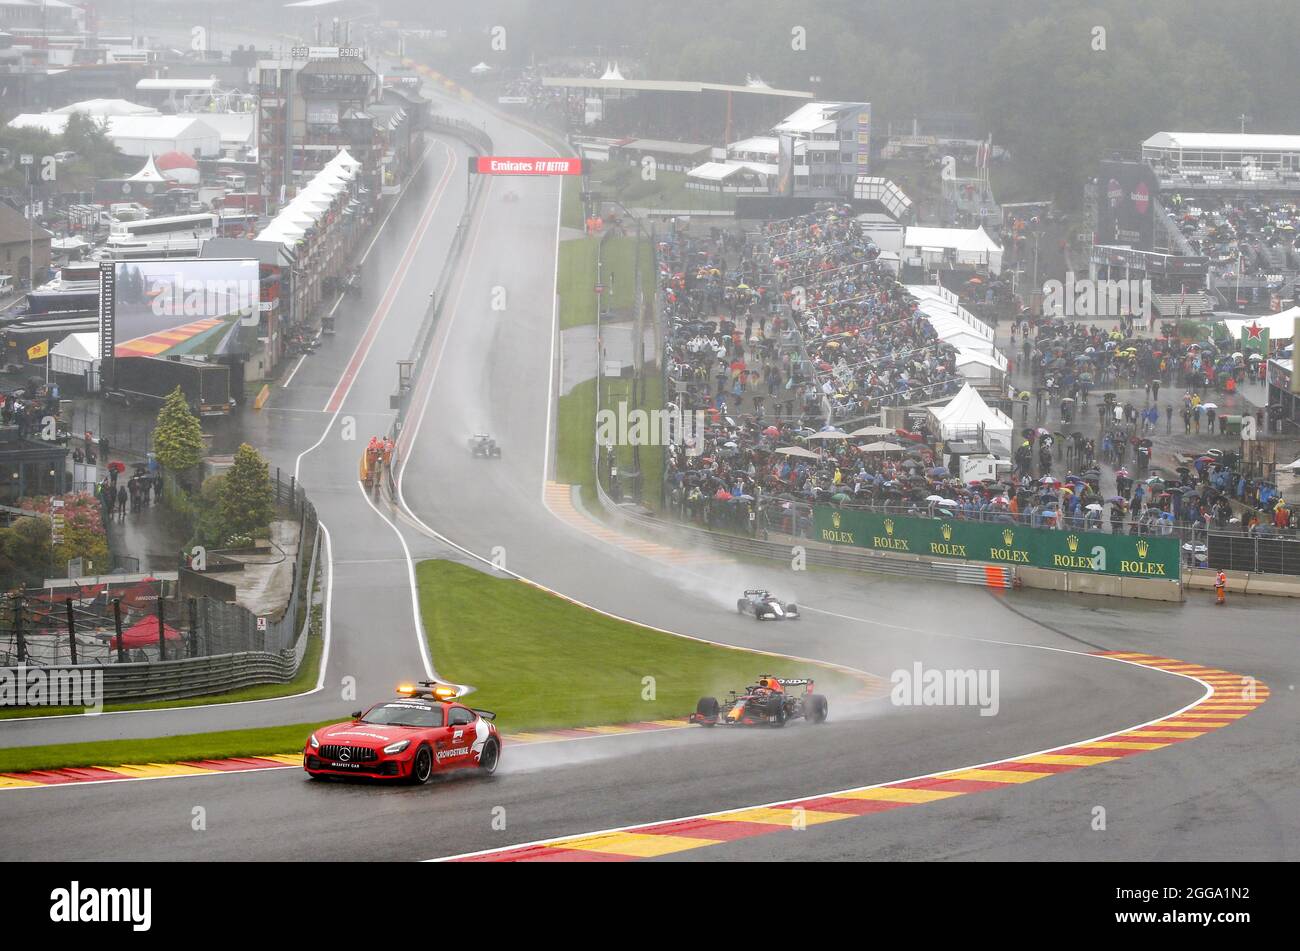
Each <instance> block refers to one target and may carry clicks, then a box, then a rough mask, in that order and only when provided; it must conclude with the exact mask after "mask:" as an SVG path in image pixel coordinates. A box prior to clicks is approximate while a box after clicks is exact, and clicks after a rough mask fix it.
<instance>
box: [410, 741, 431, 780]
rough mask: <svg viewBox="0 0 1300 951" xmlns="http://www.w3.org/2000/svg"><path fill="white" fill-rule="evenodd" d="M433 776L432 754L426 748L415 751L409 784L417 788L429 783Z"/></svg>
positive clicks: (422, 747)
mask: <svg viewBox="0 0 1300 951" xmlns="http://www.w3.org/2000/svg"><path fill="white" fill-rule="evenodd" d="M432 775H433V753H432V752H431V751H430V750H429V748H428V747H427V746H421V747H420V748H419V749H418V750H416V751H415V762H414V763H413V764H411V782H412V783H415V784H416V785H417V786H420V785H423V784H424V783H427V782H428V781H429V777H431V776H432Z"/></svg>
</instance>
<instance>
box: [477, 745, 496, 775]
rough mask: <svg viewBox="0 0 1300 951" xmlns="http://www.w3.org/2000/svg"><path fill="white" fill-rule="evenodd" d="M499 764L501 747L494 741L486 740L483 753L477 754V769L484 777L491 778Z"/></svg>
mask: <svg viewBox="0 0 1300 951" xmlns="http://www.w3.org/2000/svg"><path fill="white" fill-rule="evenodd" d="M500 762H501V747H499V746H498V745H497V741H496V740H488V741H487V742H486V743H484V744H483V752H482V753H480V754H479V757H478V768H479V769H480V770H482V772H483V774H484V775H485V776H491V775H492V774H493V773H495V772H496V771H497V764H499V763H500Z"/></svg>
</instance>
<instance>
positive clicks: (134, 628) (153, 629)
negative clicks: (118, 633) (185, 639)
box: [108, 617, 181, 650]
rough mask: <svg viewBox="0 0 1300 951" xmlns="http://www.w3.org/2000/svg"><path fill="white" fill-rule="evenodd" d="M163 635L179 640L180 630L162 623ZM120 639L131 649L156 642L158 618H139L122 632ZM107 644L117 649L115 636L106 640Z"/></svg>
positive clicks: (172, 639) (170, 639) (171, 639)
mask: <svg viewBox="0 0 1300 951" xmlns="http://www.w3.org/2000/svg"><path fill="white" fill-rule="evenodd" d="M163 637H165V638H166V639H167V640H169V641H179V640H180V639H181V632H180V631H178V630H176V628H174V627H172V626H171V625H170V624H167V623H164V624H163ZM122 641H123V643H124V644H125V645H126V649H127V650H132V649H134V648H137V647H149V646H150V645H153V644H157V643H158V618H156V617H142V618H140V620H138V621H136V622H135V623H134V624H132V625H131V626H130V627H128V628H127V629H126V630H125V631H123V632H122ZM108 646H109V647H111V648H112V649H113V650H117V646H118V645H117V638H116V637H113V638H111V639H110V640H109V642H108Z"/></svg>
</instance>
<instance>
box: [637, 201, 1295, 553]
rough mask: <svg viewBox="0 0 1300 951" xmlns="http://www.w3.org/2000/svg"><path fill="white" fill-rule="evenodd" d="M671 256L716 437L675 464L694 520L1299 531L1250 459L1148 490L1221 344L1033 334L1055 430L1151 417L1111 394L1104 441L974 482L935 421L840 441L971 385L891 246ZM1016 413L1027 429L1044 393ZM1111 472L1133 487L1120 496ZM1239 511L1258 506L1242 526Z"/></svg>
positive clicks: (674, 358) (838, 242)
mask: <svg viewBox="0 0 1300 951" xmlns="http://www.w3.org/2000/svg"><path fill="white" fill-rule="evenodd" d="M657 250H658V259H659V268H660V273H659V278H660V280H659V293H660V295H661V307H662V310H663V314H664V316H665V328H666V334H667V339H666V341H665V368H666V373H667V378H668V381H669V391H668V392H669V394H670V400H672V402H671V403H670V406H669V408H670V409H678V410H680V411H682V412H684V413H691V412H693V411H697V410H699V411H703V412H704V414H705V419H706V426H705V429H704V431H703V432H702V433H699V434H697V435H696V440H697V441H696V442H695V443H694V444H693V445H689V446H683V445H671V446H669V447H668V449H667V454H666V480H665V483H666V486H665V492H666V495H667V498H668V501H669V504H670V506H671V507H672V508H673V509H675V510H676V511H677V513H678V514H679V515H681V516H682V517H684V518H687V519H690V520H692V521H695V522H697V523H699V524H703V525H706V526H709V527H713V528H725V529H730V530H737V531H744V532H749V533H753V534H761V533H763V532H765V531H783V532H792V533H802V532H806V531H808V530H809V529H810V524H811V523H810V518H811V509H810V505H811V504H813V503H831V504H847V505H860V506H869V507H872V508H875V509H880V510H884V511H890V512H898V513H903V514H917V515H932V516H937V517H945V518H969V519H978V520H996V521H1007V522H1020V523H1023V524H1029V525H1033V526H1036V527H1048V528H1059V529H1067V530H1068V529H1074V530H1097V531H1102V530H1106V528H1107V527H1108V528H1109V530H1110V531H1112V532H1122V533H1163V534H1172V533H1174V532H1188V531H1192V532H1195V531H1202V530H1205V529H1209V528H1220V529H1224V530H1237V531H1241V532H1249V533H1252V534H1254V533H1267V532H1272V531H1279V530H1282V531H1285V530H1287V529H1288V528H1290V527H1291V526H1292V523H1293V521H1294V514H1293V513H1292V512H1291V510H1290V508H1289V507H1288V506H1287V505H1286V504H1285V502H1284V501H1283V500H1281V499H1280V498H1279V497H1277V496H1276V490H1275V489H1274V490H1271V495H1270V489H1269V488H1268V487H1267V486H1264V487H1263V489H1262V491H1263V493H1264V494H1265V495H1270V497H1268V498H1265V499H1263V500H1261V499H1260V495H1259V494H1260V491H1261V487H1260V486H1259V485H1258V484H1255V483H1251V482H1250V481H1249V480H1246V479H1244V478H1241V477H1240V475H1239V474H1238V473H1237V467H1236V465H1235V463H1236V462H1237V460H1235V459H1233V458H1228V459H1223V458H1219V457H1217V456H1213V455H1205V456H1204V457H1202V458H1200V459H1198V460H1197V461H1196V462H1195V464H1193V465H1191V466H1188V467H1184V468H1183V469H1182V470H1180V471H1179V472H1178V474H1177V475H1175V476H1171V477H1168V478H1166V477H1163V476H1161V475H1158V474H1157V475H1148V470H1147V465H1148V462H1149V457H1150V446H1151V440H1150V439H1149V438H1146V437H1147V436H1148V435H1150V434H1153V433H1154V432H1155V431H1156V429H1157V427H1158V425H1159V423H1160V421H1161V414H1160V412H1159V409H1158V405H1159V404H1158V399H1159V394H1160V388H1161V387H1162V386H1165V387H1168V388H1172V387H1175V386H1178V385H1179V384H1181V383H1183V382H1191V383H1193V384H1195V383H1196V382H1198V380H1199V381H1200V382H1202V383H1204V382H1206V377H1207V374H1208V377H1209V380H1210V381H1213V380H1215V379H1217V378H1218V368H1217V367H1216V360H1218V359H1219V354H1217V353H1216V352H1215V351H1213V349H1212V348H1210V347H1208V346H1207V347H1204V348H1202V347H1198V348H1196V349H1195V350H1193V351H1191V352H1188V353H1180V352H1177V351H1176V350H1171V349H1169V346H1168V342H1167V341H1161V340H1159V339H1157V340H1147V339H1137V338H1133V337H1129V336H1126V335H1125V334H1124V333H1123V332H1122V331H1103V330H1102V329H1100V328H1097V327H1088V326H1085V325H1082V324H1071V323H1067V322H1063V321H1048V320H1043V321H1042V322H1041V323H1039V324H1038V325H1036V326H1034V327H1031V326H1030V324H1029V323H1028V322H1024V323H1022V324H1018V325H1017V328H1016V331H1015V332H1016V337H1015V339H1017V340H1020V341H1022V345H1023V348H1024V350H1023V352H1024V355H1025V359H1026V361H1027V364H1028V365H1030V366H1032V367H1033V368H1034V374H1035V380H1036V383H1037V384H1038V385H1037V386H1036V387H1035V391H1036V395H1037V399H1038V406H1037V407H1036V410H1035V412H1036V414H1037V415H1036V418H1038V417H1040V416H1041V414H1042V412H1043V409H1044V406H1045V405H1046V406H1048V407H1050V406H1051V405H1052V403H1055V404H1056V405H1057V406H1060V407H1070V409H1069V410H1068V411H1067V412H1068V415H1067V416H1065V418H1063V420H1062V422H1063V423H1073V424H1074V425H1076V426H1082V425H1083V422H1082V420H1081V419H1080V417H1081V416H1082V409H1083V407H1085V406H1087V405H1088V399H1089V393H1090V391H1091V390H1093V389H1094V388H1095V387H1097V386H1112V385H1113V386H1126V387H1127V386H1136V387H1138V388H1143V387H1145V391H1146V393H1147V395H1148V400H1147V405H1146V406H1144V407H1142V408H1141V409H1139V408H1138V407H1136V406H1134V405H1133V404H1132V403H1131V402H1122V401H1117V400H1115V399H1113V398H1107V395H1106V394H1099V395H1097V396H1096V398H1095V400H1094V402H1095V405H1096V407H1097V408H1096V412H1097V413H1098V417H1097V418H1098V419H1099V420H1100V429H1099V431H1098V432H1099V435H1098V437H1097V439H1095V440H1094V439H1093V438H1090V437H1085V436H1084V434H1083V433H1082V432H1080V431H1076V432H1073V433H1069V431H1068V429H1067V430H1066V431H1065V432H1059V431H1057V432H1052V431H1049V430H1047V429H1042V428H1038V427H1030V428H1026V429H1024V430H1023V431H1022V433H1021V436H1020V438H1019V439H1018V443H1019V444H1020V450H1018V451H1017V452H1016V454H1015V455H1016V463H1017V466H1016V469H1015V471H1014V472H1013V473H1012V472H1009V473H1007V474H1006V475H1005V476H1003V477H1002V478H1001V479H1000V480H995V479H984V480H980V481H978V482H970V483H965V482H963V481H962V480H961V478H960V475H959V472H958V471H955V467H956V463H953V466H954V469H949V468H947V467H945V466H944V465H943V460H944V454H943V451H942V450H943V446H942V441H941V440H940V439H938V438H937V435H936V434H934V433H932V432H930V431H929V429H928V428H927V425H926V423H924V422H921V423H918V424H916V425H917V429H916V431H914V432H908V431H904V430H896V431H891V430H879V431H878V434H874V433H873V434H872V435H866V436H862V437H858V438H853V437H851V436H850V434H849V433H848V432H846V431H845V430H846V429H848V428H850V427H849V426H845V427H844V428H843V429H840V428H836V427H832V426H830V425H827V424H825V420H826V419H828V418H832V419H836V420H837V421H839V420H860V421H864V420H863V417H866V416H868V415H869V414H870V415H872V416H874V415H875V414H877V413H878V412H879V410H880V408H881V407H882V406H891V405H904V404H912V403H919V402H931V401H935V400H939V401H941V400H942V399H943V397H945V396H949V395H952V394H955V393H956V392H957V390H958V389H959V388H960V386H961V384H962V378H961V377H960V376H959V375H958V374H957V372H956V368H955V350H954V349H953V348H952V347H951V346H948V345H945V344H943V343H942V342H941V341H939V340H938V339H937V338H936V337H935V335H934V331H933V329H932V328H931V327H930V325H929V321H928V320H927V319H926V318H925V317H924V315H922V314H920V313H919V312H918V311H917V310H916V301H915V300H914V299H913V298H912V297H911V296H910V295H909V294H908V292H907V290H906V289H905V288H904V287H903V286H902V285H901V284H899V283H898V282H897V281H896V279H895V278H894V277H893V275H892V274H890V273H889V272H888V271H886V270H884V268H882V267H880V266H879V265H877V264H876V263H875V257H876V255H875V253H874V252H875V249H874V246H873V245H872V244H871V242H870V240H869V239H867V238H865V237H864V236H863V235H862V234H861V232H860V230H859V228H858V226H857V223H856V222H855V221H854V220H853V218H852V217H851V216H850V215H849V214H847V213H846V212H845V211H844V210H843V209H831V208H828V209H824V210H822V211H819V212H817V213H815V214H812V215H807V216H804V217H801V218H796V219H790V220H783V221H778V222H772V223H769V224H767V225H765V226H764V227H763V228H762V229H761V230H760V231H758V232H750V233H748V234H745V233H741V232H737V231H729V230H722V229H716V228H714V229H711V230H710V232H709V233H708V235H703V234H692V233H690V232H688V231H684V230H673V231H672V232H671V233H670V234H669V236H668V237H667V238H665V239H663V240H662V241H661V242H660V244H659V247H658V249H657ZM801 297H802V306H801V307H799V306H796V305H798V304H799V303H800V302H801V301H800V298H801ZM1031 335H1032V339H1031ZM1222 359H1223V360H1225V361H1226V366H1225V367H1224V375H1225V376H1226V377H1227V378H1229V379H1231V378H1233V377H1234V376H1238V375H1242V374H1246V373H1249V372H1252V365H1251V364H1249V363H1248V362H1245V361H1242V360H1239V359H1236V358H1233V357H1231V356H1229V355H1224V356H1223V358H1222ZM1180 374H1182V375H1183V378H1182V379H1180V378H1179V377H1180ZM1017 395H1018V396H1019V397H1020V398H1021V399H1022V402H1023V403H1024V410H1023V412H1024V414H1025V415H1026V416H1027V414H1028V400H1029V398H1030V394H1029V393H1028V392H1024V393H1020V394H1017ZM1183 402H1184V408H1185V409H1186V411H1187V412H1188V414H1189V418H1191V417H1193V416H1194V417H1195V418H1196V419H1197V420H1198V421H1199V420H1200V419H1201V418H1202V414H1197V413H1196V412H1195V410H1196V408H1197V407H1204V406H1205V405H1212V404H1208V401H1203V400H1202V399H1201V398H1200V396H1199V395H1198V394H1197V393H1195V392H1194V391H1190V390H1189V391H1188V393H1187V395H1186V397H1185V399H1184V400H1183ZM1076 405H1077V406H1078V409H1077V410H1076V409H1074V406H1076ZM1172 405H1173V404H1172V402H1171V403H1170V405H1169V406H1167V407H1166V413H1165V419H1164V422H1165V425H1166V427H1167V428H1168V427H1170V426H1172ZM1090 412H1091V410H1090ZM1203 412H1204V411H1203ZM1076 413H1078V415H1077V416H1076V415H1075V414H1076ZM1090 425H1096V424H1095V423H1091V424H1090ZM1188 429H1189V431H1190V424H1189V426H1188ZM1198 431H1199V429H1198ZM881 439H884V440H886V441H888V443H889V444H890V445H891V448H889V449H885V448H882V446H881V444H880V442H879V441H880V440H881ZM873 442H875V443H876V445H875V446H874V447H872V445H871V444H872V443H873ZM1026 449H1027V450H1028V452H1025V451H1022V450H1026ZM1103 463H1105V464H1107V465H1108V466H1110V467H1113V472H1114V477H1115V478H1114V483H1115V486H1116V488H1115V490H1114V491H1113V492H1110V493H1109V494H1104V493H1103V488H1102V478H1101V472H1102V464H1103ZM1129 465H1131V466H1132V469H1131V470H1130V468H1128V466H1129ZM1054 470H1055V473H1059V475H1058V474H1055V473H1054ZM1234 499H1235V500H1236V501H1238V502H1240V503H1243V504H1247V505H1250V504H1254V505H1256V506H1259V508H1258V509H1255V510H1251V511H1246V512H1245V513H1244V514H1237V513H1236V512H1235V511H1234V508H1233V506H1232V500H1234ZM1261 501H1262V504H1261Z"/></svg>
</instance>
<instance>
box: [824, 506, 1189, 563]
mask: <svg viewBox="0 0 1300 951" xmlns="http://www.w3.org/2000/svg"><path fill="white" fill-rule="evenodd" d="M813 524H814V538H815V539H816V540H817V541H821V542H825V543H827V544H831V545H851V546H853V547H855V548H869V549H873V550H875V551H882V552H894V553H896V554H903V555H917V556H920V557H925V558H959V559H962V560H965V561H979V562H988V563H991V564H1005V565H1023V566H1025V567H1028V568H1051V569H1054V570H1056V571H1086V572H1091V573H1093V574H1104V575H1120V576H1122V577H1125V578H1143V579H1146V580H1155V581H1159V580H1168V581H1177V580H1179V550H1178V541H1177V540H1176V539H1174V538H1164V537H1153V536H1150V535H1107V534H1105V533H1102V532H1083V531H1056V530H1053V529H1045V528H1029V527H1027V526H1024V525H1013V524H1010V523H1002V522H968V521H963V520H961V519H932V518H916V517H912V516H906V515H880V514H877V513H875V512H864V511H860V510H857V509H837V508H834V507H833V506H829V505H819V506H817V507H816V509H815V511H814V514H813Z"/></svg>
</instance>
